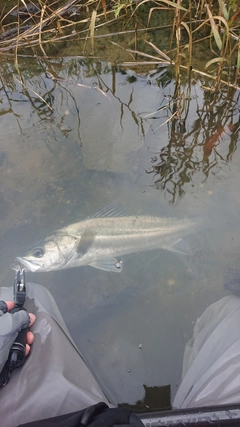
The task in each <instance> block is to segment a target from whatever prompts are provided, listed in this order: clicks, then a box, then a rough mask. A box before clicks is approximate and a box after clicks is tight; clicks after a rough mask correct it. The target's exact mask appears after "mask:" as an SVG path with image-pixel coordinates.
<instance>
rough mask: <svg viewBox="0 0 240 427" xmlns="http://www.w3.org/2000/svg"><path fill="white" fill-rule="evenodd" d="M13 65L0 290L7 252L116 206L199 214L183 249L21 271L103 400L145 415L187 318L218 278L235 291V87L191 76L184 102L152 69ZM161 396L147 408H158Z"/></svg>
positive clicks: (184, 334) (80, 62) (1, 139)
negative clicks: (38, 289)
mask: <svg viewBox="0 0 240 427" xmlns="http://www.w3.org/2000/svg"><path fill="white" fill-rule="evenodd" d="M19 67H20V72H21V78H22V79H23V84H22V83H21V82H20V77H19V75H18V74H17V73H16V70H15V69H14V67H13V63H12V61H11V59H8V60H6V61H2V63H1V75H2V78H1V84H2V87H1V93H0V95H1V103H0V115H1V120H0V128H1V134H0V180H1V192H0V210H1V222H0V251H1V257H0V267H1V281H0V285H2V286H3V285H4V286H6V285H7V286H8V285H9V286H11V285H12V283H13V279H14V272H13V271H11V270H10V267H9V266H10V264H11V263H12V262H13V260H14V258H15V256H17V255H18V256H19V255H23V254H24V252H25V251H26V250H28V249H29V248H31V247H33V245H35V244H36V243H37V241H38V240H40V239H42V238H45V237H47V236H48V235H49V234H50V233H51V232H52V231H54V230H56V229H58V228H61V227H63V226H66V225H68V224H70V223H72V222H77V221H80V220H82V219H84V218H86V217H87V216H88V215H91V214H93V213H94V212H96V211H98V210H100V209H101V208H103V207H105V206H107V205H110V204H112V203H113V202H114V201H115V200H118V202H119V201H121V202H122V204H123V206H124V209H126V212H127V214H128V213H129V214H135V213H138V214H139V213H140V214H141V213H142V214H146V213H150V214H152V215H159V216H161V215H163V214H164V215H166V214H167V215H169V216H170V215H172V216H176V217H182V216H189V217H198V216H201V217H202V218H203V221H204V223H205V226H204V229H203V230H202V231H201V232H196V233H195V234H193V235H192V236H190V237H189V238H188V244H189V245H190V247H192V248H193V249H194V250H193V253H194V255H193V256H182V255H179V254H176V253H172V252H167V251H163V250H161V251H160V250H159V251H152V252H144V248H143V251H142V252H141V253H139V254H132V255H128V256H125V257H123V261H124V268H123V272H122V273H121V274H114V273H108V272H104V271H100V270H97V269H94V268H92V267H81V268H75V269H69V270H62V271H56V272H49V273H35V274H33V273H28V274H27V280H29V281H34V282H37V283H41V284H43V285H44V286H46V287H47V288H48V289H49V290H50V291H51V292H52V294H53V296H54V298H55V299H56V301H57V304H58V305H59V308H60V311H61V313H62V315H63V317H64V319H65V321H66V324H67V326H68V328H69V330H70V332H71V334H72V336H73V338H74V339H75V341H76V343H77V345H78V346H79V348H80V350H81V352H82V354H83V356H84V358H85V359H86V360H87V361H88V363H89V366H90V367H91V368H92V370H93V371H94V373H95V375H97V376H98V379H99V381H100V383H101V385H102V387H103V388H104V390H105V391H106V393H107V395H108V397H109V399H110V400H111V401H112V402H113V403H114V404H116V403H122V402H125V403H128V404H135V403H136V402H137V401H140V402H139V405H140V406H142V407H143V408H145V409H146V406H145V403H141V401H143V399H144V395H145V390H146V388H147V389H148V388H151V387H155V386H156V387H163V386H167V385H169V384H170V386H171V397H172V398H173V397H174V395H175V392H176V390H177V387H178V385H179V383H180V381H181V368H182V358H183V352H184V347H185V344H186V342H187V341H188V340H189V339H190V338H191V334H192V329H193V324H194V322H195V321H196V319H197V318H198V317H199V316H200V315H201V314H202V312H203V311H204V310H205V308H206V307H207V306H208V305H209V304H211V303H212V302H214V301H217V300H218V299H219V298H221V297H222V296H223V295H225V294H226V293H227V292H229V290H226V286H227V287H228V288H229V286H228V285H229V284H230V285H231V286H232V288H234V289H235V290H236V289H238V282H239V268H238V266H239V248H240V245H239V241H240V240H239V234H240V232H239V227H238V224H239V209H240V193H239V190H240V188H239V184H238V183H239V177H240V169H239V164H240V158H239V150H238V149H237V148H238V147H237V144H238V141H239V94H238V93H237V92H236V93H235V92H234V91H232V93H229V92H227V90H224V89H223V90H222V92H221V93H220V92H217V93H210V92H209V91H204V90H203V89H202V88H201V82H200V81H199V82H196V81H193V82H192V85H191V88H190V91H189V88H188V87H187V83H186V84H183V85H182V88H181V90H182V92H183V93H185V94H187V96H186V97H185V102H184V103H183V102H182V101H181V100H180V99H177V100H176V99H174V97H173V95H174V90H175V87H174V80H173V76H172V70H171V69H170V68H169V69H168V68H164V67H159V68H156V69H154V70H151V71H149V72H147V73H144V74H143V73H140V72H137V73H136V72H134V71H133V70H126V69H123V68H120V67H119V68H118V67H114V66H112V65H111V64H110V63H107V62H104V61H98V62H94V61H87V60H84V59H76V58H71V57H66V58H58V59H57V58H56V59H48V61H41V60H40V59H37V58H31V59H29V58H22V59H20V60H19ZM46 73H47V74H46ZM53 77H55V78H53ZM173 114H174V118H172V119H170V118H171V116H172V115H173ZM225 285H226V286H225ZM231 286H230V288H231ZM154 390H155V389H154ZM156 390H157V389H156ZM161 390H163V393H162V398H159V399H158V402H159V406H158V407H159V408H162V407H167V406H168V405H169V399H168V393H169V388H168V387H165V388H163V389H161ZM150 403H151V402H150ZM155 406H156V405H155Z"/></svg>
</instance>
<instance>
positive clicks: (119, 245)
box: [13, 209, 199, 272]
mask: <svg viewBox="0 0 240 427" xmlns="http://www.w3.org/2000/svg"><path fill="white" fill-rule="evenodd" d="M106 212H107V210H106V209H105V210H104V217H99V214H100V213H98V214H96V215H95V216H93V217H90V218H88V219H85V220H84V221H80V222H77V223H75V224H71V225H69V226H67V227H64V228H62V229H60V230H58V231H56V232H54V233H53V234H52V235H51V236H49V237H48V238H46V239H45V240H44V241H43V243H42V244H41V245H38V246H37V247H35V248H34V249H33V250H32V251H30V252H29V253H27V254H25V255H24V256H23V257H17V258H16V260H17V264H18V265H19V263H20V265H22V266H23V268H24V269H26V270H30V271H32V272H35V271H52V270H60V269H64V268H71V267H78V266H82V265H90V266H92V267H95V268H98V269H100V270H105V271H112V272H121V271H122V267H123V261H122V259H121V256H123V255H126V254H131V253H136V252H143V251H148V250H153V249H166V250H170V251H173V252H179V253H186V252H183V251H180V250H178V249H177V248H176V247H174V245H176V244H177V243H178V242H179V241H180V240H181V239H182V237H184V236H187V235H190V234H192V233H194V232H196V231H197V229H198V225H199V222H198V221H190V220H189V219H182V220H179V219H177V218H161V217H155V216H106ZM109 212H110V214H111V211H109ZM111 215H112V214H111ZM13 268H14V267H13ZM15 269H17V267H16V266H15Z"/></svg>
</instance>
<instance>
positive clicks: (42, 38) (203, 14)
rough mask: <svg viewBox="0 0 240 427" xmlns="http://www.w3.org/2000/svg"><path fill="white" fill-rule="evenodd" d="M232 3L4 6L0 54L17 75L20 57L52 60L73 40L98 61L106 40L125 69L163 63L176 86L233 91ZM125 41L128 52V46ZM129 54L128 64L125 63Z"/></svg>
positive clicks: (239, 18) (236, 53)
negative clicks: (197, 80) (199, 82)
mask: <svg viewBox="0 0 240 427" xmlns="http://www.w3.org/2000/svg"><path fill="white" fill-rule="evenodd" d="M238 3H239V1H237V0H230V1H229V2H227V4H226V2H224V1H223V0H218V1H216V0H215V1H214V0H198V1H197V0H195V1H194V0H153V1H150V0H112V1H111V2H109V3H107V2H106V0H101V1H99V0H98V1H97V0H87V1H85V2H83V1H81V0H69V1H60V2H59V1H56V0H53V1H52V2H51V3H49V2H48V1H47V0H39V2H36V1H35V0H30V2H29V3H27V2H25V0H21V1H20V0H18V2H17V4H16V3H15V2H14V5H13V6H12V7H11V2H8V3H7V4H6V6H5V9H4V10H3V11H2V13H1V18H0V30H1V33H0V53H2V54H4V53H6V52H7V53H11V54H14V55H15V65H16V68H18V56H19V55H20V54H26V53H27V54H30V55H33V54H34V55H37V56H41V57H48V56H51V55H54V56H58V55H61V54H62V51H64V52H66V50H67V49H69V50H70V51H71V47H70V43H69V41H70V42H71V43H72V41H73V40H77V43H78V44H79V49H81V50H80V52H79V53H80V54H81V55H84V56H85V55H88V56H89V55H94V53H95V54H96V52H97V53H98V56H99V55H101V51H102V45H101V43H103V40H106V38H107V39H108V40H109V39H110V41H111V43H114V46H115V49H118V50H120V49H121V59H123V60H122V63H123V65H125V66H130V65H131V66H135V67H142V69H143V67H145V69H146V67H149V69H150V67H152V66H153V65H155V64H157V65H161V64H163V63H164V64H169V65H173V66H174V69H175V77H176V81H177V82H178V81H179V78H180V75H181V72H182V71H184V73H186V72H187V75H188V77H189V78H190V76H194V75H195V74H196V73H197V74H198V75H201V76H202V77H203V78H206V80H207V79H208V82H212V83H207V84H206V88H207V89H209V90H218V89H219V87H220V86H221V84H227V85H228V86H229V87H235V88H237V89H239V69H240V41H239V28H240V5H239V4H238ZM7 8H8V9H7ZM113 26H114V31H112V28H113ZM130 34H132V35H133V41H132V42H131V43H133V44H134V46H133V47H134V48H133V49H132V48H130V47H129V35H130ZM153 34H154V37H153ZM116 37H118V38H117V39H116ZM119 37H121V39H120V42H119ZM115 40H117V43H116V42H115ZM111 43H109V44H108V46H109V49H110V46H111ZM100 49H101V50H100ZM104 49H105V50H104V52H103V55H104V53H106V52H107V51H108V47H106V43H105V45H104ZM124 50H125V54H124ZM151 50H154V53H152V52H151ZM129 55H131V59H132V61H131V62H130V61H129V60H128V61H127V59H128V58H129ZM139 58H144V60H139ZM118 62H121V61H118Z"/></svg>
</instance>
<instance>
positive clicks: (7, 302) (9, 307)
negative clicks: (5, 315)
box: [6, 301, 15, 311]
mask: <svg viewBox="0 0 240 427" xmlns="http://www.w3.org/2000/svg"><path fill="white" fill-rule="evenodd" d="M6 304H7V308H8V311H10V310H12V309H13V308H14V307H15V302H13V301H6Z"/></svg>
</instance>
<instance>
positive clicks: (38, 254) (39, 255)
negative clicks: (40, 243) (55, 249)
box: [33, 248, 44, 258]
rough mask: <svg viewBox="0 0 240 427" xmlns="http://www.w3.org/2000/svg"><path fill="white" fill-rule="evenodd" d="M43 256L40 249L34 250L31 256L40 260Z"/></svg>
mask: <svg viewBox="0 0 240 427" xmlns="http://www.w3.org/2000/svg"><path fill="white" fill-rule="evenodd" d="M43 255H44V252H43V250H42V248H36V249H34V251H33V256H35V257H36V258H42V256H43Z"/></svg>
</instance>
